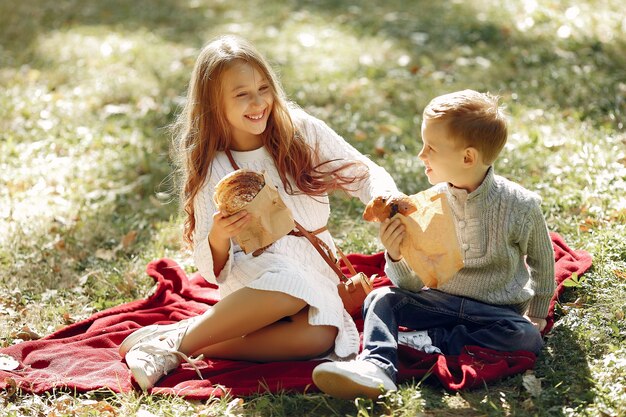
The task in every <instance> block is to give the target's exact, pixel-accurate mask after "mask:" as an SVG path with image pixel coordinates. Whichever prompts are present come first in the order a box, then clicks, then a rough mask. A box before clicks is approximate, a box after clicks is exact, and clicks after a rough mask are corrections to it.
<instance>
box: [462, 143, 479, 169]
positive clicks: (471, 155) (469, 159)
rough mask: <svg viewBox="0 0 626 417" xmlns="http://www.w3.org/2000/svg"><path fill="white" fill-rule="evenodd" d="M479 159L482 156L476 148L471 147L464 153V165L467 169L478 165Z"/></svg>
mask: <svg viewBox="0 0 626 417" xmlns="http://www.w3.org/2000/svg"><path fill="white" fill-rule="evenodd" d="M478 158H480V154H479V153H478V150H477V149H476V148H473V147H471V146H470V147H468V148H465V151H464V152H463V164H464V165H465V167H467V168H470V167H472V166H474V165H476V163H478Z"/></svg>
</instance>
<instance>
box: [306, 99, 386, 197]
mask: <svg viewBox="0 0 626 417" xmlns="http://www.w3.org/2000/svg"><path fill="white" fill-rule="evenodd" d="M296 119H297V120H299V121H300V126H299V127H300V128H301V129H303V134H304V136H305V140H306V141H307V142H308V143H309V144H310V145H311V146H312V147H313V149H315V150H316V151H317V152H316V153H317V156H318V158H319V162H320V163H322V162H326V161H332V162H329V164H328V168H329V169H335V168H338V167H340V166H341V165H343V164H345V163H346V162H348V161H359V162H361V163H362V164H363V165H356V166H353V167H350V168H349V169H348V170H346V171H343V173H344V174H347V175H355V176H358V175H360V174H362V173H363V172H364V171H363V169H364V168H365V169H366V171H365V172H366V173H367V175H366V177H365V179H363V180H362V181H361V182H360V183H356V184H354V185H352V186H350V187H349V188H350V189H349V190H347V192H348V193H349V194H350V195H351V196H353V197H357V198H359V199H360V200H361V201H362V202H363V203H364V204H366V203H368V202H369V201H370V200H371V199H372V198H373V197H376V196H379V195H389V194H396V193H398V188H397V186H396V184H395V182H394V180H393V178H392V177H391V175H389V173H388V172H387V171H386V170H385V169H384V168H382V167H381V166H379V165H377V164H375V163H374V162H373V161H372V160H370V159H369V158H368V157H366V156H365V155H363V154H361V153H360V152H359V151H358V150H357V149H355V148H354V147H353V146H352V145H350V144H349V143H348V142H346V140H345V139H344V138H342V137H341V136H339V135H338V134H337V133H336V132H335V131H334V130H333V129H331V128H330V127H329V126H328V125H327V124H326V123H324V122H323V121H321V120H319V119H317V118H315V117H313V116H311V115H309V114H307V113H305V112H304V111H297V117H296Z"/></svg>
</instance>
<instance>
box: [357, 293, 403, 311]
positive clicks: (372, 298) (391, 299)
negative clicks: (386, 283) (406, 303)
mask: <svg viewBox="0 0 626 417" xmlns="http://www.w3.org/2000/svg"><path fill="white" fill-rule="evenodd" d="M404 298H405V295H404V294H403V293H402V290H399V289H398V288H395V287H380V288H376V289H375V290H374V291H372V292H370V293H369V294H368V295H367V297H366V298H365V302H364V303H363V311H367V310H368V309H370V308H375V307H377V306H381V305H383V306H386V307H389V308H391V307H392V306H394V305H396V304H397V303H398V301H399V300H402V299H404Z"/></svg>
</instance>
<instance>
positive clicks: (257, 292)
mask: <svg viewBox="0 0 626 417" xmlns="http://www.w3.org/2000/svg"><path fill="white" fill-rule="evenodd" d="M177 127H178V130H177V131H178V135H177V145H178V151H179V156H180V160H181V161H180V162H181V166H182V173H183V190H182V199H181V201H182V204H183V208H184V212H185V214H186V219H185V223H184V238H185V240H186V242H187V243H189V244H190V245H191V246H192V247H193V257H194V261H195V263H196V265H197V267H198V269H199V271H200V273H201V274H202V276H203V277H204V278H205V279H207V280H208V281H210V282H213V283H216V284H218V285H219V288H220V295H221V297H222V299H221V301H220V302H219V303H217V304H216V305H215V306H213V307H211V308H209V309H208V310H207V311H206V313H204V314H203V315H201V316H198V317H194V318H191V319H187V320H183V321H181V322H179V323H175V324H170V325H152V326H147V327H145V328H142V329H139V330H137V331H135V332H134V333H132V334H131V335H130V336H128V337H127V338H126V339H125V340H124V342H122V345H121V346H120V354H121V355H122V357H125V359H126V363H127V364H128V366H129V368H130V369H131V371H132V373H133V376H134V378H135V380H136V381H137V383H138V384H139V385H140V387H141V388H142V389H144V390H147V389H149V388H151V387H153V386H154V384H155V383H156V382H157V381H158V380H159V378H161V377H162V376H163V375H165V374H167V372H169V371H171V370H172V369H175V368H176V367H177V366H178V365H179V364H180V362H181V360H186V361H187V362H189V363H191V364H192V365H193V366H194V368H195V365H194V363H195V360H193V359H190V358H189V356H195V355H203V356H206V357H212V358H224V359H235V360H248V361H260V362H265V361H284V360H306V359H310V358H314V357H320V356H324V355H326V356H329V357H332V358H346V357H350V356H352V355H354V354H356V353H357V351H358V348H359V335H358V332H357V330H356V327H355V325H354V323H353V321H352V319H351V317H350V315H349V314H348V313H347V312H346V311H345V310H344V308H343V305H342V302H341V299H340V298H339V296H338V294H337V289H336V285H337V283H338V282H339V281H338V278H337V276H336V275H335V274H334V272H333V271H332V269H331V268H330V267H329V266H328V265H327V264H326V263H325V261H324V260H323V259H322V257H321V256H320V255H319V254H318V253H317V252H316V250H315V248H314V247H313V246H312V245H311V243H310V242H309V241H308V240H307V239H306V238H303V237H298V236H292V235H287V236H285V237H283V238H281V239H279V240H278V241H276V242H275V243H273V244H272V245H270V246H269V247H268V248H267V249H266V250H265V251H264V252H262V253H261V254H260V255H259V256H253V255H252V254H248V255H246V254H244V252H243V251H242V250H241V249H240V248H239V246H238V245H237V244H236V243H235V242H234V241H233V240H232V239H231V238H232V237H234V236H236V235H237V234H238V233H240V232H241V231H242V229H243V228H244V227H245V226H246V225H247V224H248V222H249V221H250V215H249V214H248V213H247V212H246V211H245V210H244V211H241V212H239V213H236V214H233V215H231V216H226V215H224V214H223V213H221V212H220V211H218V208H217V207H216V205H215V203H214V202H213V193H214V190H215V186H216V184H217V182H218V181H219V180H220V179H221V178H222V177H224V176H225V175H227V174H229V173H231V172H232V171H233V170H234V169H235V167H239V168H247V169H251V170H254V171H257V172H262V171H265V172H266V173H267V174H268V175H269V177H270V178H271V180H272V182H273V183H274V184H279V186H278V189H279V190H278V191H279V193H280V195H281V197H282V199H283V200H284V202H285V204H286V205H287V207H288V208H289V209H290V210H291V212H292V214H293V217H294V219H295V220H296V221H298V222H299V223H300V224H302V225H303V226H304V227H305V228H306V229H307V230H309V231H314V233H316V234H317V236H318V237H319V238H320V239H321V240H323V241H324V242H325V243H326V244H327V245H328V246H329V247H330V248H331V249H332V250H333V251H334V250H335V247H334V244H333V241H332V238H331V236H330V233H329V232H328V231H327V230H326V229H325V225H326V223H327V221H328V217H329V214H330V211H329V206H328V196H327V194H328V192H330V191H332V190H335V189H342V190H345V191H346V192H348V193H349V194H351V195H352V196H356V197H358V198H359V199H360V200H361V201H362V202H364V203H367V202H368V201H369V200H370V199H371V198H373V197H375V196H378V195H387V194H393V193H396V192H397V188H396V186H395V184H394V182H393V180H392V178H391V177H390V176H389V174H388V173H386V172H385V171H384V170H383V169H382V168H381V167H379V166H377V165H375V164H374V163H373V162H371V161H370V160H369V159H368V158H366V157H365V156H363V155H361V154H360V153H359V152H358V151H357V150H356V149H354V148H353V147H352V146H350V145H349V144H348V143H347V142H345V141H344V140H343V139H342V138H341V137H340V136H339V135H337V134H336V133H335V132H334V131H333V130H332V129H330V128H329V127H328V126H327V125H326V124H325V123H323V122H321V121H320V120H318V119H315V118H314V117H312V116H310V115H308V114H306V113H305V112H304V111H302V110H300V109H297V108H296V106H295V105H292V104H289V103H287V101H286V98H285V94H284V92H283V90H282V88H281V86H280V84H279V83H278V81H277V78H276V75H275V74H274V72H273V71H272V70H271V68H270V66H269V65H268V63H267V62H266V60H265V59H264V58H263V57H262V56H261V55H260V54H259V53H258V52H257V51H256V50H255V49H254V48H253V47H252V46H251V45H250V44H249V43H247V42H246V41H244V40H242V39H240V38H237V37H234V36H225V37H221V38H218V39H216V40H214V41H212V42H211V43H209V44H208V45H207V46H206V47H205V48H204V49H203V50H202V51H201V53H200V56H199V57H198V59H197V61H196V65H195V68H194V70H193V73H192V77H191V82H190V84H189V90H188V95H187V102H186V105H185V108H184V110H183V112H182V114H181V115H180V117H179V120H178V122H177ZM229 156H230V157H232V158H233V160H234V161H233V162H231V161H230V160H229ZM196 371H198V370H197V368H196ZM198 374H199V372H198Z"/></svg>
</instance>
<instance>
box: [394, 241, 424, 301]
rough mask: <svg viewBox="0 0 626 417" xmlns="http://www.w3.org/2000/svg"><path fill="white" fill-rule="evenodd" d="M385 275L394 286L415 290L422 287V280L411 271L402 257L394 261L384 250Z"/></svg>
mask: <svg viewBox="0 0 626 417" xmlns="http://www.w3.org/2000/svg"><path fill="white" fill-rule="evenodd" d="M385 261H386V262H385V275H387V277H388V278H389V280H391V282H393V284H394V285H395V286H396V287H399V288H402V289H404V290H408V291H413V292H417V291H419V290H421V289H422V287H424V283H423V282H422V280H421V279H420V278H419V277H418V276H417V275H416V274H415V273H414V272H413V270H412V269H411V267H410V266H409V264H407V263H406V261H405V260H404V259H400V260H399V261H397V262H394V261H393V260H392V259H391V258H390V257H389V254H388V253H387V252H386V251H385Z"/></svg>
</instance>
